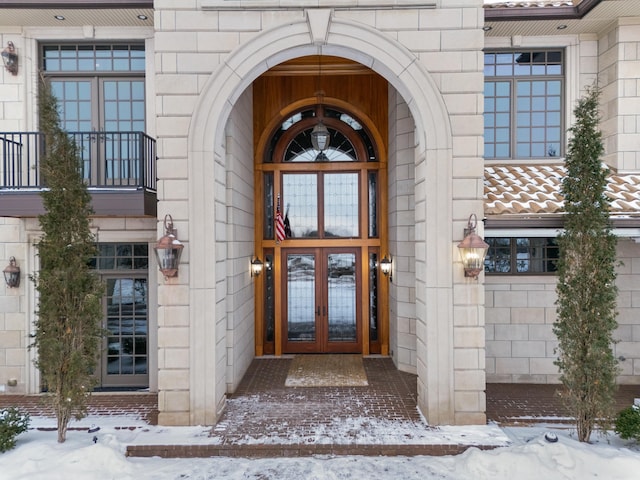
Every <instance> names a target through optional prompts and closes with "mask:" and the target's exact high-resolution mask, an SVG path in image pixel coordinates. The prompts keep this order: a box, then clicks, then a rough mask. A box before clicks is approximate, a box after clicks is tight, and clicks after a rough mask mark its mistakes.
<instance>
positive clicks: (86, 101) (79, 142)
mask: <svg viewBox="0 0 640 480" xmlns="http://www.w3.org/2000/svg"><path fill="white" fill-rule="evenodd" d="M51 93H53V95H54V96H55V97H56V99H57V101H58V106H59V111H60V126H61V127H62V128H63V129H64V130H66V131H67V132H90V131H91V130H92V122H93V118H92V109H91V81H90V80H55V81H52V82H51ZM73 139H74V140H75V142H76V146H77V147H78V150H79V153H80V156H81V158H82V171H83V178H89V177H90V176H91V145H92V138H91V135H89V134H88V133H87V134H74V135H73Z"/></svg>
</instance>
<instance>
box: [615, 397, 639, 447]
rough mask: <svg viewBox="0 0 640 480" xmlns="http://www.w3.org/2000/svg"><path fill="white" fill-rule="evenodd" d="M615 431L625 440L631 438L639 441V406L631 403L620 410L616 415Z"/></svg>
mask: <svg viewBox="0 0 640 480" xmlns="http://www.w3.org/2000/svg"><path fill="white" fill-rule="evenodd" d="M615 431H616V433H617V434H618V435H620V438H624V439H625V440H626V439H628V438H633V439H635V440H637V441H640V407H639V406H638V405H632V406H631V407H628V408H625V409H624V410H622V411H621V412H620V413H619V414H618V416H617V417H616V423H615Z"/></svg>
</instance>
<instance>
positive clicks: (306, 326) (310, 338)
mask: <svg viewBox="0 0 640 480" xmlns="http://www.w3.org/2000/svg"><path fill="white" fill-rule="evenodd" d="M286 258H287V341H288V342H315V341H316V339H317V332H316V307H315V303H316V302H315V295H316V260H315V255H314V254H298V253H295V254H287V257H286Z"/></svg>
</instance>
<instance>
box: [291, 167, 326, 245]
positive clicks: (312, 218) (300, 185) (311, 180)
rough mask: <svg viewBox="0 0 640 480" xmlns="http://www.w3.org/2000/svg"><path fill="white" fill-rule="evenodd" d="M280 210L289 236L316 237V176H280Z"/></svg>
mask: <svg viewBox="0 0 640 480" xmlns="http://www.w3.org/2000/svg"><path fill="white" fill-rule="evenodd" d="M282 210H283V214H284V215H285V220H286V218H288V219H289V224H290V226H291V236H292V237H294V238H296V237H318V178H317V175H316V174H297V173H285V174H284V175H283V176H282Z"/></svg>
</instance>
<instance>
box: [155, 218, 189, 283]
mask: <svg viewBox="0 0 640 480" xmlns="http://www.w3.org/2000/svg"><path fill="white" fill-rule="evenodd" d="M177 234H178V232H177V230H176V229H175V228H173V218H171V215H169V214H167V215H165V216H164V236H163V237H162V238H160V240H158V243H156V245H155V246H154V247H153V250H154V251H155V252H156V258H157V259H158V266H159V267H160V271H161V272H162V274H163V275H164V277H165V278H168V277H177V276H178V265H180V256H181V255H182V249H183V248H184V245H183V244H182V242H180V240H178V239H177V237H176V236H177Z"/></svg>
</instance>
